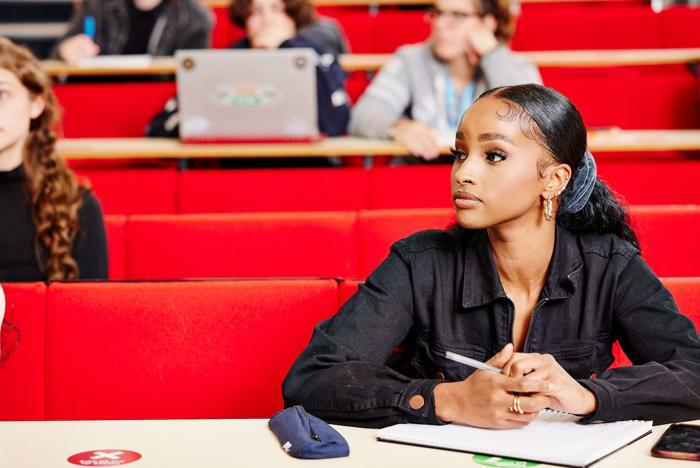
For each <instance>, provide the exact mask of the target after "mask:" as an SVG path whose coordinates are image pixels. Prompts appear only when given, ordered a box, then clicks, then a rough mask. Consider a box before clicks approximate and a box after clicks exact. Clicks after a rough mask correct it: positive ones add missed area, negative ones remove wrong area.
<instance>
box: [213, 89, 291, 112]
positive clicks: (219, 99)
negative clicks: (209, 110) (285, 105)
mask: <svg viewBox="0 0 700 468" xmlns="http://www.w3.org/2000/svg"><path fill="white" fill-rule="evenodd" d="M212 100H213V101H214V103H215V104H217V105H219V106H223V107H247V108H252V107H266V106H273V105H276V104H278V103H279V102H280V101H281V100H282V93H281V92H280V90H279V89H278V88H277V87H275V86H273V85H264V84H263V85H257V84H237V85H232V86H219V87H217V88H216V89H215V90H214V92H213V93H212Z"/></svg>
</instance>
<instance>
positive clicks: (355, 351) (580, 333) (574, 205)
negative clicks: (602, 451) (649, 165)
mask: <svg viewBox="0 0 700 468" xmlns="http://www.w3.org/2000/svg"><path fill="white" fill-rule="evenodd" d="M586 147H587V143H586V129H585V127H584V125H583V121H582V119H581V116H580V115H579V112H578V111H577V109H576V108H575V107H574V105H573V104H572V103H571V102H570V101H569V100H568V99H567V98H566V97H564V96H563V95H561V94H559V93H558V92H556V91H554V90H552V89H549V88H546V87H543V86H540V85H535V84H529V85H519V86H510V87H502V88H496V89H494V90H491V91H488V92H486V93H484V94H482V95H481V97H480V98H479V99H478V100H477V101H476V103H475V104H474V105H473V106H472V107H471V108H470V109H469V110H468V111H467V112H466V114H465V115H464V116H463V117H462V119H461V121H460V124H459V128H458V131H457V132H456V138H455V149H454V150H453V153H454V155H455V162H454V165H453V167H452V173H451V190H452V193H453V199H454V207H455V211H456V217H457V224H456V225H455V226H454V227H452V228H450V229H447V230H430V231H423V232H418V233H416V234H413V235H411V236H409V237H407V238H405V239H403V240H400V241H398V242H396V243H395V244H394V245H393V246H392V248H391V251H390V253H389V256H388V257H387V258H386V260H384V262H383V263H382V264H381V265H379V267H378V268H377V269H376V270H375V271H374V272H373V273H372V274H371V275H370V276H369V278H368V279H367V281H366V283H365V284H364V285H361V286H360V288H359V290H358V291H357V292H356V293H355V295H354V296H353V297H352V298H351V299H350V300H348V302H347V303H346V304H345V305H343V307H342V308H341V309H340V311H339V312H338V313H337V314H336V315H335V316H334V317H332V318H330V319H328V320H325V321H323V322H321V323H319V324H318V325H317V326H316V328H315V330H314V334H313V337H312V339H311V342H310V343H309V345H308V347H307V348H306V350H304V351H303V353H302V354H301V356H300V357H299V358H298V359H297V361H296V362H295V364H294V365H293V366H292V368H291V370H290V371H289V374H288V375H287V378H286V379H285V381H284V383H283V393H284V399H285V405H287V406H289V405H298V404H300V405H303V406H304V407H305V408H306V409H307V410H308V411H310V412H311V413H314V414H316V415H317V416H320V417H322V418H325V419H327V420H329V421H331V422H338V423H344V424H351V425H359V426H375V427H376V426H386V425H390V424H395V423H403V422H413V423H426V424H440V423H444V422H448V421H454V422H459V423H466V424H470V425H473V426H480V427H487V428H515V427H520V426H524V425H526V424H528V423H529V422H530V421H532V420H533V419H534V417H535V415H536V414H537V412H538V411H539V410H541V409H543V408H547V407H549V408H553V409H556V410H561V411H566V412H569V413H574V414H578V415H582V416H583V418H582V422H584V423H590V422H597V421H615V420H623V419H651V420H654V421H655V422H656V423H665V422H670V421H678V420H689V419H697V418H700V398H699V397H698V395H700V338H699V337H698V333H697V331H696V329H695V327H694V326H693V323H692V322H691V321H690V319H689V318H687V317H686V316H685V315H683V314H682V313H680V312H679V311H678V309H677V306H676V304H675V303H674V300H673V298H672V297H671V294H670V293H669V292H668V291H667V290H666V289H665V288H664V286H663V285H662V283H661V282H660V281H659V279H658V278H657V277H656V275H655V274H654V272H653V271H651V269H650V268H649V267H648V266H647V265H646V263H645V262H644V260H643V259H642V257H641V256H640V251H639V248H638V243H637V238H636V236H635V233H634V231H633V230H632V229H631V228H630V226H629V221H628V218H629V217H628V213H627V212H626V210H625V209H624V208H623V207H622V206H621V205H620V203H619V202H618V201H617V200H616V199H615V196H614V195H613V194H612V193H611V191H610V190H609V189H608V187H607V186H606V185H605V184H604V183H603V182H602V181H601V180H600V179H598V178H597V176H596V164H595V160H594V158H593V156H592V155H591V153H589V152H588V151H587V148H586ZM406 190H410V187H407V188H406ZM615 340H619V341H620V344H621V345H622V348H623V350H624V351H625V353H626V354H627V356H628V357H629V358H630V359H631V360H632V362H633V363H634V365H632V366H629V367H620V368H614V369H608V366H610V364H611V363H612V362H613V354H612V345H613V342H614V341H615ZM400 345H401V346H400ZM399 346H400V347H399ZM397 347H399V348H398V349H397ZM448 351H451V352H454V353H457V354H461V355H464V356H467V357H470V358H473V359H476V360H479V361H484V360H487V359H488V361H487V362H488V363H489V364H490V365H492V366H495V367H497V368H502V372H500V373H499V372H492V371H487V370H474V369H473V368H472V367H468V366H466V365H463V364H461V363H458V362H454V361H452V360H450V359H447V358H446V352H448Z"/></svg>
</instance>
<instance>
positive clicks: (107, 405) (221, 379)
mask: <svg viewBox="0 0 700 468" xmlns="http://www.w3.org/2000/svg"><path fill="white" fill-rule="evenodd" d="M48 297H49V299H48V319H47V322H48V323H47V325H48V326H47V349H48V352H47V353H46V359H47V363H48V372H47V376H46V380H47V386H46V388H47V394H46V404H47V419H50V420H61V419H188V418H266V417H270V416H271V415H272V414H273V413H274V412H275V411H277V410H279V409H281V408H282V395H281V393H282V392H281V383H282V379H283V378H284V376H285V375H286V373H287V371H288V369H289V367H290V366H291V364H292V362H293V361H294V359H295V358H296V356H297V355H298V354H299V353H300V352H301V350H302V349H303V348H304V346H305V345H306V344H307V343H308V341H309V339H310V338H311V333H312V330H313V326H314V324H316V323H317V322H319V321H320V320H322V319H324V318H326V317H328V316H330V315H331V314H332V313H334V312H335V310H336V305H337V300H338V291H337V284H336V282H335V281H333V280H295V281H284V280H277V281H218V282H165V283H147V282H146V283H107V284H90V283H73V284H68V283H66V284H57V283H54V284H52V285H51V287H50V292H49V296H48ZM42 357H43V355H42ZM27 369H34V367H30V366H27ZM36 369H37V371H36V373H38V374H41V371H42V370H43V368H42V367H41V366H36ZM41 375H42V376H43V374H41ZM28 388H31V387H28ZM36 388H37V391H40V389H41V386H40V385H37V386H36ZM26 390H27V388H24V391H26ZM37 407H38V408H41V407H42V406H41V405H38V406H37ZM3 408H4V409H3V411H12V410H13V409H12V408H11V407H10V408H7V405H6V404H3Z"/></svg>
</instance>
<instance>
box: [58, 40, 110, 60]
mask: <svg viewBox="0 0 700 468" xmlns="http://www.w3.org/2000/svg"><path fill="white" fill-rule="evenodd" d="M99 53H100V46H98V45H97V44H95V43H94V42H93V41H92V39H90V37H89V36H87V35H85V34H78V35H75V36H72V37H69V38H68V39H65V40H64V41H63V42H61V43H60V44H59V45H58V56H59V57H60V58H61V59H62V60H63V61H64V62H66V63H68V64H69V65H77V64H78V63H79V62H80V61H81V60H83V59H86V58H90V57H94V56H96V55H97V54H99Z"/></svg>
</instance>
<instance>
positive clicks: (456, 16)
mask: <svg viewBox="0 0 700 468" xmlns="http://www.w3.org/2000/svg"><path fill="white" fill-rule="evenodd" d="M481 17H482V15H481V14H480V13H473V12H468V11H457V10H441V9H439V8H436V7H433V8H430V9H428V10H427V11H426V12H425V19H426V21H428V22H431V21H435V20H437V19H439V18H445V19H446V20H447V21H448V22H450V23H459V22H461V21H464V20H465V19H467V18H481Z"/></svg>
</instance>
